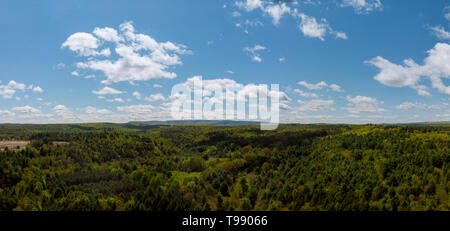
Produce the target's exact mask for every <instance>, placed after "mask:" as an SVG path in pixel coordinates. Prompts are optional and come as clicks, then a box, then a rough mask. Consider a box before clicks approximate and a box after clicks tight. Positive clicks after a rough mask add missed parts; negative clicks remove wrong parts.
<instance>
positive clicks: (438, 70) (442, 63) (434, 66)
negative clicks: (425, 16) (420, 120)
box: [365, 43, 450, 96]
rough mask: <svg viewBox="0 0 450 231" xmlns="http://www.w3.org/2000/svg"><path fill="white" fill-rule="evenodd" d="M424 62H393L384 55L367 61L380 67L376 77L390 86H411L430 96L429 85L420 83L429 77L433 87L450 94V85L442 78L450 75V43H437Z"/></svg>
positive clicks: (419, 92)
mask: <svg viewBox="0 0 450 231" xmlns="http://www.w3.org/2000/svg"><path fill="white" fill-rule="evenodd" d="M427 53H428V57H427V58H425V61H424V64H423V65H419V64H417V63H415V62H414V60H412V59H406V60H404V61H403V65H399V64H394V63H391V62H390V61H389V60H387V59H385V58H383V57H380V56H378V57H375V58H373V59H372V60H369V61H366V62H365V63H368V64H371V65H373V66H375V67H377V68H379V69H380V72H379V73H378V74H377V75H376V76H375V77H374V79H375V80H377V81H378V82H380V83H382V84H384V85H386V86H390V87H411V88H413V89H415V90H417V92H418V94H419V95H422V96H430V93H429V92H428V91H427V87H426V86H424V85H420V84H418V83H419V80H420V79H421V77H428V78H429V79H430V81H431V84H432V87H433V88H436V89H438V91H439V92H441V93H444V94H449V95H450V87H449V86H446V85H444V83H443V81H442V78H449V77H450V65H449V63H450V45H449V44H447V43H437V44H436V45H435V46H434V48H433V49H431V50H429V51H428V52H427Z"/></svg>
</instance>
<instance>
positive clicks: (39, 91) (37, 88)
mask: <svg viewBox="0 0 450 231" xmlns="http://www.w3.org/2000/svg"><path fill="white" fill-rule="evenodd" d="M33 92H36V93H44V90H42V88H41V87H39V86H37V87H34V88H33Z"/></svg>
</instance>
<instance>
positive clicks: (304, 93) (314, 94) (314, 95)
mask: <svg viewBox="0 0 450 231" xmlns="http://www.w3.org/2000/svg"><path fill="white" fill-rule="evenodd" d="M294 91H295V92H296V93H298V94H299V95H300V96H301V97H305V98H317V97H318V96H317V94H316V93H310V92H304V91H302V90H300V89H295V90H294Z"/></svg>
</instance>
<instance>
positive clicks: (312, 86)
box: [297, 81, 344, 92]
mask: <svg viewBox="0 0 450 231" xmlns="http://www.w3.org/2000/svg"><path fill="white" fill-rule="evenodd" d="M297 84H298V85H300V86H304V87H306V88H308V89H309V90H322V89H324V88H329V89H331V90H332V91H335V92H343V91H344V90H342V88H341V87H340V86H339V85H337V84H330V85H328V84H327V83H326V82H324V81H320V82H318V83H316V84H311V83H308V82H306V81H300V82H298V83H297Z"/></svg>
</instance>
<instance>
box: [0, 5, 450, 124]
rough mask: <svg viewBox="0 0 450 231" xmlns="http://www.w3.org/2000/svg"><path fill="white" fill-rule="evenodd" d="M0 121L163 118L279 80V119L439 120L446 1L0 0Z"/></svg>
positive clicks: (444, 111)
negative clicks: (193, 92)
mask: <svg viewBox="0 0 450 231" xmlns="http://www.w3.org/2000/svg"><path fill="white" fill-rule="evenodd" d="M0 27H1V28H2V36H0V51H1V52H0V123H84V122H128V121H150V120H170V119H171V117H170V113H169V110H170V106H171V103H172V102H173V100H174V97H173V96H171V91H172V87H173V86H174V85H176V84H185V85H187V84H189V83H190V82H192V81H193V80H196V79H200V78H201V79H203V81H204V85H208V84H209V85H214V84H216V85H220V86H224V87H230V86H239V87H244V89H245V90H246V91H248V92H252V91H253V90H254V89H256V87H254V86H257V85H258V84H267V85H268V86H271V84H279V91H278V93H280V94H279V95H280V96H282V97H281V98H280V101H281V105H282V107H281V109H282V110H281V111H280V121H281V122H283V123H407V122H436V121H450V106H449V103H450V86H449V83H450V81H449V77H450V44H449V41H450V1H448V0H433V1H426V0H390V1H388V0H328V1H326V0H298V1H295V0H294V1H289V2H283V1H281V2H280V1H278V2H273V1H265V0H234V1H231V0H230V1H227V0H214V1H213V0H210V1H206V0H205V1H186V0H171V1H119V0H117V1H114V0H108V1H102V0H98V1H69V0H68V1H57V0H54V1H49V0H42V1H36V2H31V1H22V0H16V1H5V0H0Z"/></svg>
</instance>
